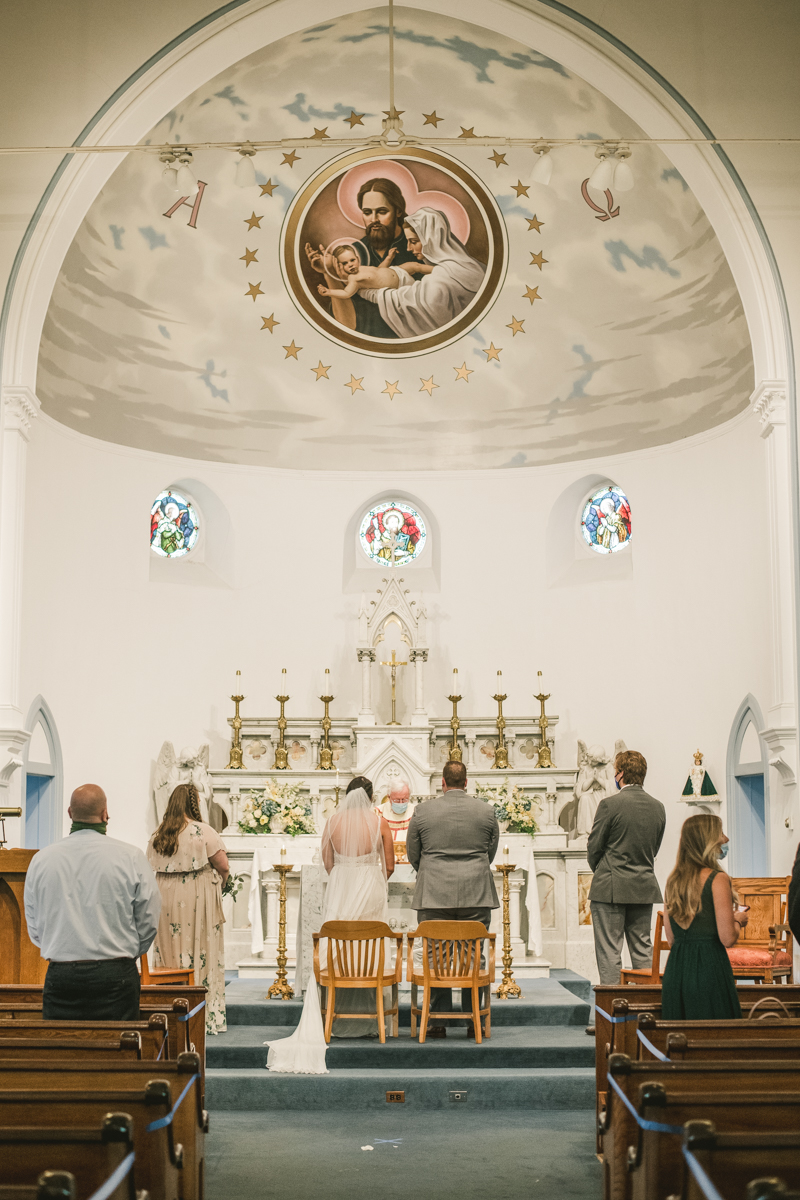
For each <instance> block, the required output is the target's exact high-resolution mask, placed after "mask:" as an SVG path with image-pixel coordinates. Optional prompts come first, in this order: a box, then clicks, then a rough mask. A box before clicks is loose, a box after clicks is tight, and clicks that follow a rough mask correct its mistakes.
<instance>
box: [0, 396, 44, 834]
mask: <svg viewBox="0 0 800 1200" xmlns="http://www.w3.org/2000/svg"><path fill="white" fill-rule="evenodd" d="M39 407H40V406H39V401H38V400H37V398H36V396H35V394H34V392H33V391H32V390H31V389H30V388H28V387H13V386H9V387H5V388H4V389H3V395H2V413H1V414H0V420H1V421H2V443H0V447H1V449H0V804H2V805H11V806H17V805H20V806H22V804H23V799H24V798H23V797H22V796H21V794H20V784H19V778H20V777H19V774H18V768H19V767H20V766H21V765H22V754H23V751H24V749H25V746H26V744H27V742H28V740H29V738H30V734H29V733H28V732H27V731H26V730H25V729H23V715H22V711H21V708H20V700H21V697H20V689H19V676H20V639H21V605H22V562H23V535H24V524H25V470H26V464H27V457H28V439H29V437H30V432H31V423H32V422H33V420H34V419H35V418H36V416H37V414H38V412H39ZM6 828H7V834H8V838H9V843H10V845H12V846H19V845H21V842H22V838H21V833H22V830H21V825H18V824H17V823H16V821H14V820H11V821H9V822H8V824H7V827H6Z"/></svg>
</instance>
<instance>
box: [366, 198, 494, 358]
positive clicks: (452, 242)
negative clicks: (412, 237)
mask: <svg viewBox="0 0 800 1200" xmlns="http://www.w3.org/2000/svg"><path fill="white" fill-rule="evenodd" d="M404 224H405V225H409V226H410V227H411V228H412V229H413V230H414V232H415V233H416V235H417V237H418V238H419V241H420V244H421V246H422V260H423V262H424V263H427V264H429V265H430V266H431V267H432V268H433V269H432V270H431V271H429V272H428V273H427V274H425V275H423V276H422V277H421V278H420V279H416V280H414V281H413V282H411V281H409V282H408V283H405V282H404V279H405V276H406V272H405V271H401V272H398V274H399V275H401V277H402V278H401V284H400V286H399V287H397V288H381V289H368V290H364V291H362V292H361V295H362V296H363V297H364V299H365V300H371V301H372V303H373V304H377V306H378V309H379V310H380V314H381V316H382V317H383V319H384V321H385V322H386V324H387V325H388V326H389V328H390V329H392V330H393V331H394V333H396V334H397V336H398V337H400V338H413V337H419V336H420V335H422V334H426V333H433V332H434V331H435V330H437V329H441V328H442V327H443V326H444V325H447V324H448V323H449V322H450V321H452V320H454V318H455V317H457V316H459V315H460V314H461V313H462V312H463V311H464V309H465V308H466V307H467V305H468V304H469V303H470V302H471V301H472V300H473V299H474V297H475V296H476V295H477V292H478V289H479V288H480V286H481V284H482V283H483V277H484V274H485V272H486V267H485V266H484V264H483V263H481V262H478V260H477V259H476V258H473V257H472V256H471V255H470V254H468V253H467V251H466V250H465V248H464V246H462V244H461V242H460V241H459V240H458V238H457V237H455V235H454V234H453V232H452V230H451V229H450V222H449V221H448V220H447V217H446V216H445V215H444V213H441V212H439V211H438V209H435V208H419V209H417V211H416V212H415V213H413V214H411V215H410V216H407V217H406V218H405V221H404Z"/></svg>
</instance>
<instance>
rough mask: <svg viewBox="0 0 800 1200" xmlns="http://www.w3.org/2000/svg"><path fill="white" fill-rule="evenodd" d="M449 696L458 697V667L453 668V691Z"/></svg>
mask: <svg viewBox="0 0 800 1200" xmlns="http://www.w3.org/2000/svg"><path fill="white" fill-rule="evenodd" d="M450 695H451V696H458V695H460V693H459V690H458V667H453V690H452V692H451V693H450Z"/></svg>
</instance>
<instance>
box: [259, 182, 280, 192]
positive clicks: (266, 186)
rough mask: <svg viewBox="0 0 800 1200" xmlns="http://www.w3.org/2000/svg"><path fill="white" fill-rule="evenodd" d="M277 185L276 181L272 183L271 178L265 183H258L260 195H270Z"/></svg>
mask: <svg viewBox="0 0 800 1200" xmlns="http://www.w3.org/2000/svg"><path fill="white" fill-rule="evenodd" d="M277 186H278V185H277V183H273V182H272V180H271V179H268V180H267V182H266V183H262V184H260V187H261V195H262V196H271V195H272V193H273V192H274V191H275V188H276V187H277Z"/></svg>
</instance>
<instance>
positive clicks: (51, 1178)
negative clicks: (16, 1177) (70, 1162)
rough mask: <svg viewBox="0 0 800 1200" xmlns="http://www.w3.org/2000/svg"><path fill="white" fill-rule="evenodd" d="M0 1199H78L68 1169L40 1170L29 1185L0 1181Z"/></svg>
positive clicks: (72, 1178) (73, 1179) (73, 1180)
mask: <svg viewBox="0 0 800 1200" xmlns="http://www.w3.org/2000/svg"><path fill="white" fill-rule="evenodd" d="M0 1200H78V1189H77V1187H76V1184H75V1176H74V1175H70V1173H69V1171H42V1173H41V1175H40V1176H39V1178H38V1179H37V1181H36V1183H35V1184H31V1185H30V1186H27V1185H25V1184H13V1183H10V1184H9V1185H8V1186H7V1187H4V1186H3V1184H2V1183H0Z"/></svg>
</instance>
